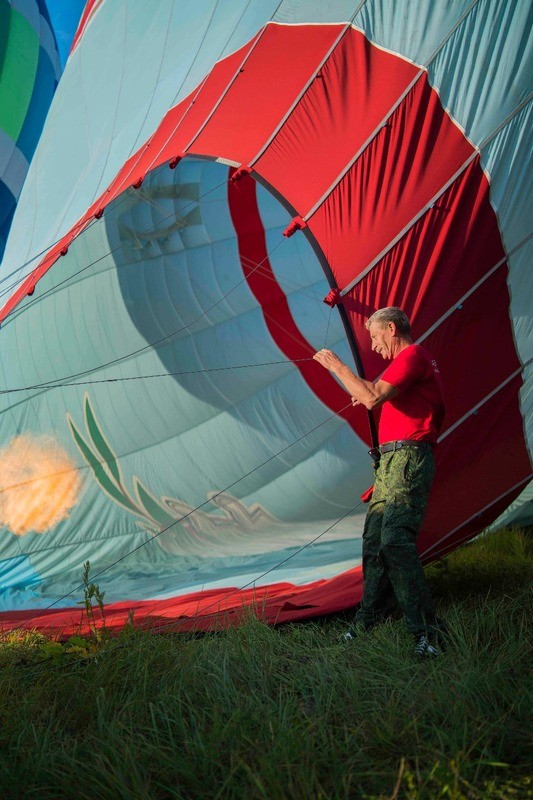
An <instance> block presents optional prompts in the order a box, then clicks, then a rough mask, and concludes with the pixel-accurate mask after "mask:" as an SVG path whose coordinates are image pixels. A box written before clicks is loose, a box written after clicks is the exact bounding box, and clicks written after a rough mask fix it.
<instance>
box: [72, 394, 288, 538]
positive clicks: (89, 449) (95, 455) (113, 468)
mask: <svg viewBox="0 0 533 800" xmlns="http://www.w3.org/2000/svg"><path fill="white" fill-rule="evenodd" d="M83 411H84V422H85V428H86V433H85V435H84V434H83V433H82V432H81V431H80V429H79V428H78V426H77V425H76V424H75V422H74V420H73V419H72V416H71V415H70V414H67V420H68V424H69V427H70V431H71V433H72V437H73V439H74V442H75V443H76V446H77V447H78V450H79V451H80V453H81V455H82V457H83V459H84V460H85V462H86V463H87V465H88V466H89V468H90V470H91V472H92V475H93V477H94V479H95V481H96V483H97V484H98V486H99V488H100V489H101V490H102V491H103V492H104V493H105V494H106V495H107V496H108V497H109V498H110V499H111V500H113V502H115V503H117V504H118V505H119V506H121V507H122V508H124V509H126V510H127V511H129V512H130V513H131V514H133V515H135V517H136V518H137V523H138V525H140V526H141V527H142V528H143V529H144V530H146V531H148V532H151V533H153V534H155V536H156V537H159V534H161V533H165V532H167V531H172V532H173V533H174V534H176V533H179V532H180V530H181V532H183V531H185V532H186V533H187V534H189V535H193V536H194V537H197V538H199V537H201V536H202V535H204V536H209V537H211V536H213V535H217V534H224V533H225V532H228V531H231V532H235V531H238V532H241V533H253V532H259V531H261V530H263V529H265V528H268V529H271V528H272V526H273V525H276V524H277V523H278V520H276V518H275V517H274V516H272V515H271V514H269V513H268V511H266V510H265V509H264V508H263V507H262V506H261V505H259V504H258V503H255V504H253V505H250V506H249V507H246V505H244V504H243V503H241V502H240V501H239V500H238V499H237V498H236V497H233V496H232V495H231V494H229V493H228V492H224V491H212V492H208V493H207V499H206V502H205V504H204V505H209V504H213V505H215V506H217V508H218V509H219V511H218V513H213V512H203V511H201V510H199V509H198V508H194V507H193V506H191V505H189V504H188V503H186V502H185V501H184V500H179V499H178V498H175V497H159V498H158V497H157V496H156V495H155V493H154V492H152V491H151V490H150V489H148V488H147V486H146V485H145V484H144V483H143V481H142V480H140V478H138V477H136V476H134V477H133V489H132V490H129V489H128V488H127V486H126V481H125V478H124V473H123V470H122V467H121V464H120V461H119V458H118V457H117V455H116V453H115V452H114V450H113V448H112V445H111V444H110V442H109V439H108V438H107V436H106V435H105V433H104V431H103V429H102V426H101V424H100V422H99V421H98V419H97V418H96V415H95V413H94V409H93V408H92V405H91V400H90V397H89V395H88V394H86V395H85V398H84V404H83ZM157 541H158V543H159V544H160V546H161V547H162V548H163V550H165V552H171V553H172V552H174V550H175V549H176V548H175V547H174V546H173V539H172V538H169V537H160V538H158V539H157Z"/></svg>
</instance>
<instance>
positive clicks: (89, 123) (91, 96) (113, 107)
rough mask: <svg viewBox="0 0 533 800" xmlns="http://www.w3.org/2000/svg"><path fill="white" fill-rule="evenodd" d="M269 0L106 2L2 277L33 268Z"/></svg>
mask: <svg viewBox="0 0 533 800" xmlns="http://www.w3.org/2000/svg"><path fill="white" fill-rule="evenodd" d="M277 5H278V3H277V2H273V0H253V1H252V2H248V0H232V2H231V3H227V2H224V3H217V2H216V0H202V2H197V0H187V1H186V2H183V1H182V2H179V3H178V2H172V0H161V2H157V3H146V2H145V0H124V2H120V3H116V2H114V0H106V2H104V3H103V4H102V5H101V6H100V7H99V8H98V11H97V13H96V14H95V15H94V17H93V19H92V20H91V22H90V24H89V25H88V26H87V28H86V30H85V32H84V35H83V37H82V41H81V42H80V45H79V47H78V48H77V49H76V50H75V51H74V53H73V54H72V56H71V57H70V58H69V60H68V63H67V66H66V68H65V72H64V75H63V78H62V80H61V83H60V86H59V87H58V92H57V93H56V95H55V98H54V102H53V104H52V107H51V110H50V113H49V115H48V118H47V123H46V126H45V129H44V131H43V136H42V139H41V144H40V147H39V152H38V157H37V159H35V161H34V162H33V165H32V166H31V167H30V171H29V175H28V181H27V189H26V190H25V191H24V192H23V198H22V200H23V202H22V203H20V208H19V209H17V213H16V215H15V218H14V221H13V227H12V231H11V235H10V241H9V243H8V246H7V249H6V253H5V258H4V260H3V264H2V267H1V269H0V276H1V274H2V273H4V272H6V271H8V272H11V271H12V270H13V269H14V268H15V267H18V266H20V265H21V264H22V263H23V262H25V261H28V260H30V261H31V263H30V264H28V265H27V266H26V267H24V268H23V269H21V270H20V278H21V280H22V278H23V277H24V276H25V275H26V274H28V273H29V272H30V271H31V270H32V269H33V268H34V267H35V266H36V264H37V262H38V257H37V256H36V254H37V253H39V252H40V251H42V250H43V248H45V247H49V246H50V245H51V244H52V243H53V242H54V241H56V240H57V239H58V238H60V237H61V236H62V235H64V234H65V233H66V232H67V231H68V230H69V229H70V228H71V227H72V225H73V224H74V223H75V222H76V221H77V220H78V219H79V218H80V217H81V216H82V215H83V214H84V213H85V211H86V209H87V208H88V207H89V206H90V204H91V203H92V202H93V200H94V199H95V198H96V197H98V196H99V195H100V194H101V193H102V192H103V191H104V190H105V189H106V188H107V186H108V185H109V183H110V182H111V180H112V179H113V178H114V176H115V175H116V174H117V172H118V171H119V170H120V168H121V167H122V165H123V164H124V162H125V161H126V160H127V158H128V157H129V156H130V155H131V154H132V153H134V152H135V151H136V149H137V148H138V147H139V146H140V145H141V144H143V143H144V141H145V140H146V139H147V138H148V136H149V135H150V134H151V133H152V132H153V131H154V130H155V129H156V128H157V126H158V125H159V123H160V121H161V119H162V117H163V116H164V114H165V113H166V111H168V109H169V108H171V107H172V106H174V105H176V104H177V103H178V102H179V101H180V100H181V99H183V98H184V97H186V96H187V95H188V94H189V93H190V92H191V91H192V90H193V89H194V88H195V87H196V86H197V85H198V84H199V83H200V82H201V80H202V79H203V78H204V77H205V75H206V74H207V73H208V72H209V71H210V69H211V68H212V67H213V65H214V64H215V63H216V61H217V60H219V59H220V58H221V57H223V56H224V55H227V54H228V53H229V52H233V51H235V50H237V49H238V48H239V47H241V46H242V45H243V44H245V43H246V42H247V41H249V40H250V39H251V38H252V37H253V35H254V34H255V33H256V31H257V30H258V29H259V28H260V27H261V25H263V24H264V22H266V21H267V20H268V19H269V17H270V15H271V14H272V13H273V12H274V10H275V8H276V6H277ZM108 42H112V46H109V45H108V44H106V45H105V46H104V45H103V43H108ZM80 101H81V102H80ZM73 109H76V112H75V113H73ZM30 231H31V234H30V235H29V232H30ZM31 259H33V260H31Z"/></svg>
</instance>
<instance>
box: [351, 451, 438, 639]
mask: <svg viewBox="0 0 533 800" xmlns="http://www.w3.org/2000/svg"><path fill="white" fill-rule="evenodd" d="M375 469H376V476H375V488H374V494H373V496H372V500H371V502H370V506H369V508H368V513H367V516H366V521H365V528H364V533H363V579H364V589H363V599H362V601H361V606H360V609H359V611H358V612H357V615H356V622H357V623H361V624H362V625H363V626H364V627H371V626H372V625H374V624H375V623H377V622H379V621H380V620H381V619H383V617H384V616H386V615H387V614H388V613H390V611H391V610H392V609H393V608H394V606H395V601H396V602H397V604H398V605H399V607H400V609H401V610H402V612H403V614H404V617H405V621H406V624H407V627H408V629H409V631H410V632H411V633H412V634H413V635H414V636H419V635H421V634H423V633H425V632H426V631H428V630H431V629H432V628H433V626H434V624H435V613H434V610H433V604H432V601H431V595H430V592H429V587H428V584H427V581H426V578H425V575H424V570H423V568H422V564H421V563H420V559H419V557H418V553H417V550H416V537H417V535H418V533H419V531H420V526H421V524H422V520H423V517H424V514H425V511H426V505H427V500H428V495H429V490H430V487H431V483H432V481H433V476H434V474H435V462H434V459H433V453H432V450H431V446H430V445H427V446H424V447H404V448H402V449H401V450H396V451H395V452H391V453H385V454H384V455H382V456H381V459H380V460H379V462H378V463H377V464H376V465H375Z"/></svg>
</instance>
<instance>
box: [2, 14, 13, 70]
mask: <svg viewBox="0 0 533 800" xmlns="http://www.w3.org/2000/svg"><path fill="white" fill-rule="evenodd" d="M10 13H11V9H10V5H9V3H8V0H0V75H2V67H3V65H4V58H5V55H6V50H7V40H8V36H9V15H10Z"/></svg>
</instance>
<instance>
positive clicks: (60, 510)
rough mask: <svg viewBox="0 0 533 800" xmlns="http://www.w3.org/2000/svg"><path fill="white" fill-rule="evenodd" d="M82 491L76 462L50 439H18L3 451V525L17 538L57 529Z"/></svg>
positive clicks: (0, 484)
mask: <svg viewBox="0 0 533 800" xmlns="http://www.w3.org/2000/svg"><path fill="white" fill-rule="evenodd" d="M80 489H81V480H80V476H79V474H78V472H77V470H76V467H75V465H74V463H73V462H72V461H71V459H70V458H69V456H68V455H67V453H66V452H65V451H64V450H63V449H62V448H61V447H59V445H58V444H57V442H56V441H55V439H53V438H52V437H51V436H33V435H31V434H24V435H22V436H16V437H14V438H13V439H12V440H11V442H10V443H9V444H8V445H7V447H5V448H4V449H3V450H2V451H0V524H1V525H4V526H5V527H7V528H9V530H11V531H12V533H14V534H16V535H17V536H22V535H23V534H25V533H29V532H30V531H33V532H34V533H45V532H46V531H49V530H51V529H52V528H54V527H55V526H56V525H57V524H58V523H59V522H61V520H64V519H66V518H67V517H68V516H69V511H70V509H71V508H73V507H74V506H75V505H76V503H77V501H78V497H79V494H80Z"/></svg>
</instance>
